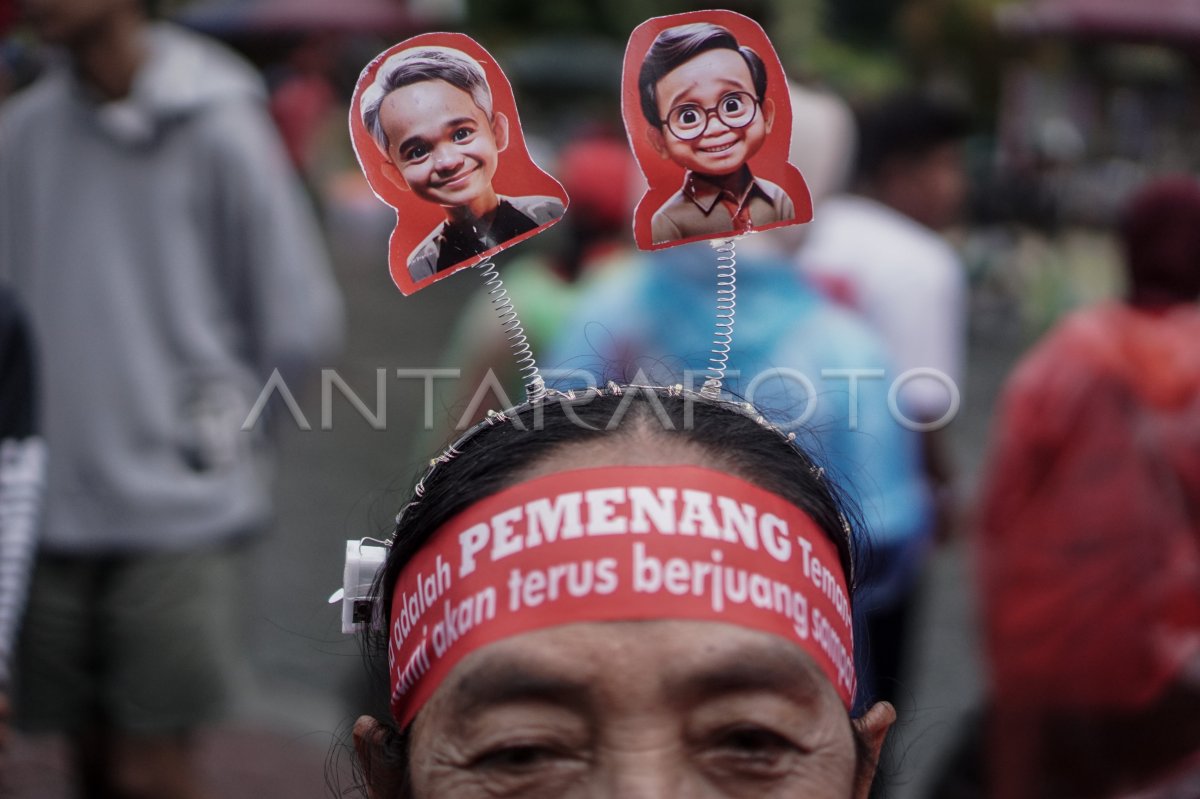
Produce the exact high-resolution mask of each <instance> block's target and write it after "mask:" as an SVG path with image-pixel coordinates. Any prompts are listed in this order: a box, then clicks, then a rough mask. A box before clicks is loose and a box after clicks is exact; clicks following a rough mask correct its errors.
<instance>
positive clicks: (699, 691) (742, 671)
mask: <svg viewBox="0 0 1200 799" xmlns="http://www.w3.org/2000/svg"><path fill="white" fill-rule="evenodd" d="M663 689H664V692H665V693H666V695H667V696H668V697H670V698H671V699H672V700H673V701H676V702H680V703H682V704H691V703H694V702H698V701H703V700H706V699H711V698H714V697H718V696H727V695H729V694H749V693H775V694H784V695H786V696H789V697H790V698H792V699H793V700H795V701H797V702H800V703H803V704H810V703H812V702H814V701H816V698H817V696H818V693H819V690H820V688H819V684H818V682H817V678H816V677H815V676H814V674H813V669H812V668H811V664H810V663H809V661H808V660H807V658H806V656H805V655H803V654H802V653H801V652H799V651H798V650H794V647H792V646H790V645H788V644H786V643H784V642H782V641H780V642H778V643H777V644H776V643H774V642H772V643H771V644H769V645H764V646H753V647H750V648H746V649H741V650H738V651H736V652H730V653H728V654H725V655H721V656H719V657H718V658H717V659H715V660H713V661H711V662H708V663H705V664H704V666H703V668H702V669H701V670H699V671H690V672H687V673H684V674H680V675H667V676H666V677H664V679H663Z"/></svg>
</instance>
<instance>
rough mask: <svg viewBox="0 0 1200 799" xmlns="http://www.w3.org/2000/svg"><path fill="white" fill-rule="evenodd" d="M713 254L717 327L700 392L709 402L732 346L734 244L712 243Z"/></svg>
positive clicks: (717, 393)
mask: <svg viewBox="0 0 1200 799" xmlns="http://www.w3.org/2000/svg"><path fill="white" fill-rule="evenodd" d="M713 249H715V250H716V251H717V325H716V331H715V332H714V333H713V347H712V357H710V358H709V359H708V376H707V377H706V378H705V380H704V387H703V388H701V389H700V393H701V394H703V395H704V396H706V397H709V398H710V399H717V398H719V397H720V396H721V383H722V382H723V381H724V380H725V369H726V367H727V366H728V365H729V349H730V345H731V344H732V343H733V315H734V310H735V309H736V308H737V252H736V251H737V243H736V242H735V241H734V240H733V239H725V240H724V241H722V242H721V243H719V244H717V243H715V242H714V244H713Z"/></svg>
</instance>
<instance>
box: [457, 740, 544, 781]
mask: <svg viewBox="0 0 1200 799" xmlns="http://www.w3.org/2000/svg"><path fill="white" fill-rule="evenodd" d="M564 757H565V752H564V751H563V749H562V748H561V747H558V746H555V745H553V744H549V743H541V742H539V743H512V744H504V745H501V746H497V747H495V748H492V749H488V750H486V751H484V752H482V753H480V754H479V755H477V756H476V757H475V758H474V759H473V760H472V761H471V767H472V768H474V769H477V770H483V771H497V772H507V773H514V774H516V773H525V772H529V771H534V770H536V769H538V768H540V767H544V766H548V765H550V764H552V763H554V762H556V761H558V760H560V759H562V758H564Z"/></svg>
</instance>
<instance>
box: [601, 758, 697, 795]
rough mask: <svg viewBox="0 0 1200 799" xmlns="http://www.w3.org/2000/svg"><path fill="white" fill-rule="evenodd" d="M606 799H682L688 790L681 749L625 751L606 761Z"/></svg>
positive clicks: (604, 793)
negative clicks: (685, 787)
mask: <svg viewBox="0 0 1200 799" xmlns="http://www.w3.org/2000/svg"><path fill="white" fill-rule="evenodd" d="M605 759H606V761H607V763H606V771H607V772H608V774H607V779H606V780H605V783H606V786H605V788H606V789H605V791H604V792H603V796H604V799H681V797H684V796H687V795H688V793H687V792H686V791H685V790H684V785H683V783H684V774H683V769H682V762H681V759H682V753H681V752H680V751H679V749H678V748H677V747H654V748H651V749H642V750H634V749H625V750H622V751H615V752H609V753H608V756H607V757H606V758H605Z"/></svg>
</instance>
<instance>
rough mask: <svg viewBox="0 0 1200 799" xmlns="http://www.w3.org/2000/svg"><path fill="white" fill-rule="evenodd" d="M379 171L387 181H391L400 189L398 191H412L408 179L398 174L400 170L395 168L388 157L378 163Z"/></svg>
mask: <svg viewBox="0 0 1200 799" xmlns="http://www.w3.org/2000/svg"><path fill="white" fill-rule="evenodd" d="M379 171H380V172H381V173H383V176H384V177H385V178H386V179H387V181H388V183H391V184H392V185H393V186H395V187H396V188H398V189H400V191H412V189H410V188H409V186H408V181H407V180H405V179H404V175H402V174H400V170H399V169H397V168H396V165H395V164H393V163H392V161H391V159H390V158H385V159H384V160H383V161H382V162H381V163H380V165H379Z"/></svg>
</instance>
